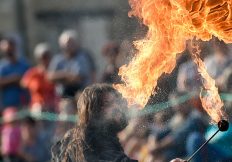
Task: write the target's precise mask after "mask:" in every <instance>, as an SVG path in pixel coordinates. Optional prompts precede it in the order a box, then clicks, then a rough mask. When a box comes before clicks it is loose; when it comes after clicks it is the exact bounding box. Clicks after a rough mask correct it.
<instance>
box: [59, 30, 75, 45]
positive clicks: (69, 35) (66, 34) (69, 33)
mask: <svg viewBox="0 0 232 162" xmlns="http://www.w3.org/2000/svg"><path fill="white" fill-rule="evenodd" d="M69 39H72V40H74V41H77V40H78V33H77V32H76V31H75V30H73V29H69V30H65V31H63V32H62V33H61V35H60V37H59V44H60V45H61V44H63V43H64V42H67V40H69Z"/></svg>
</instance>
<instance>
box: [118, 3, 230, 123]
mask: <svg viewBox="0 0 232 162" xmlns="http://www.w3.org/2000/svg"><path fill="white" fill-rule="evenodd" d="M129 3H130V5H131V8H132V10H131V12H130V13H129V15H134V16H137V17H138V18H140V19H141V20H142V22H143V23H144V24H145V25H146V26H147V27H148V33H147V35H146V38H144V39H143V40H139V41H136V42H134V44H135V47H136V48H137V50H138V52H137V53H136V56H135V57H134V58H133V60H132V61H131V62H130V64H129V65H125V66H122V67H121V68H120V70H119V75H120V76H121V78H122V80H123V82H124V84H118V85H115V88H117V89H118V90H119V91H120V92H121V93H122V95H123V96H124V97H125V98H127V100H128V101H129V103H131V104H139V105H141V106H142V107H143V106H145V105H146V103H147V101H148V99H149V97H150V95H151V94H154V93H155V92H154V88H155V87H156V85H157V80H158V78H159V77H160V76H161V75H162V74H163V73H171V72H172V70H173V69H174V67H175V65H176V56H177V54H178V53H181V52H182V51H183V50H184V49H185V42H186V40H189V39H193V38H194V37H196V39H201V40H203V41H208V40H210V39H211V38H212V36H213V35H214V36H216V37H218V38H219V39H221V40H223V41H225V42H226V43H231V42H232V12H231V11H232V0H129ZM193 56H194V57H193V58H194V62H195V63H196V64H197V65H198V71H199V72H200V74H201V76H202V77H203V78H204V83H205V84H204V89H205V90H206V92H207V95H204V96H203V95H201V99H202V104H203V107H204V108H205V109H206V111H207V112H208V114H209V115H210V116H211V118H212V120H213V121H214V122H218V121H219V120H220V119H222V118H223V112H222V109H221V108H222V106H223V103H222V101H221V99H220V97H219V95H218V90H217V88H216V87H215V81H214V80H213V79H212V78H211V77H210V76H209V75H208V73H207V72H206V70H205V67H204V64H203V62H202V61H201V60H200V59H199V58H198V55H196V54H194V53H193ZM215 105H217V106H216V108H214V107H215ZM215 114H216V115H215Z"/></svg>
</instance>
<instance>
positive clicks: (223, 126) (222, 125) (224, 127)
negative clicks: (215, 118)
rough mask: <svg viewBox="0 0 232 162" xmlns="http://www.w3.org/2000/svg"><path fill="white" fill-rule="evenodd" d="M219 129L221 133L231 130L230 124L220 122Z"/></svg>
mask: <svg viewBox="0 0 232 162" xmlns="http://www.w3.org/2000/svg"><path fill="white" fill-rule="evenodd" d="M218 129H219V130H220V131H221V132H225V131H227V130H228V129H229V122H228V121H226V120H220V121H219V122H218Z"/></svg>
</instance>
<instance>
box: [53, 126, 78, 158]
mask: <svg viewBox="0 0 232 162" xmlns="http://www.w3.org/2000/svg"><path fill="white" fill-rule="evenodd" d="M73 134H74V129H71V130H69V131H68V132H67V133H66V134H65V135H64V137H63V139H61V140H60V141H58V142H57V143H56V144H54V145H53V146H52V149H51V153H52V162H62V159H64V158H65V156H69V155H71V154H70V153H67V152H66V151H67V148H68V146H69V144H70V143H71V141H72V139H73ZM71 159H73V158H71V157H67V160H65V161H67V162H72V160H71Z"/></svg>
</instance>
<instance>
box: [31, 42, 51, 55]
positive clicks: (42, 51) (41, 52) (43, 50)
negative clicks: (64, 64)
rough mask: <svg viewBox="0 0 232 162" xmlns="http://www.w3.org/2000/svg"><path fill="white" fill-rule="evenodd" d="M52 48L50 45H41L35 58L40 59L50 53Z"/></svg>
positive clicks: (36, 50) (35, 53)
mask: <svg viewBox="0 0 232 162" xmlns="http://www.w3.org/2000/svg"><path fill="white" fill-rule="evenodd" d="M50 50H51V48H50V46H49V44H48V43H39V44H37V45H36V47H35V50H34V57H35V58H36V59H40V58H41V57H42V56H43V55H44V54H45V53H46V52H50Z"/></svg>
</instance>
